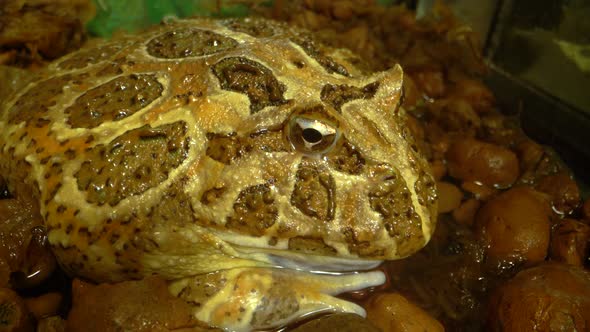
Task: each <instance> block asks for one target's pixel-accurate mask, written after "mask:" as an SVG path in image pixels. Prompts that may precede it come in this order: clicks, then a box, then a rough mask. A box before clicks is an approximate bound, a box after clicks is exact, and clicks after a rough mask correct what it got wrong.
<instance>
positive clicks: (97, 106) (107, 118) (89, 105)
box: [65, 74, 164, 128]
mask: <svg viewBox="0 0 590 332" xmlns="http://www.w3.org/2000/svg"><path fill="white" fill-rule="evenodd" d="M162 91H164V87H163V86H162V84H160V83H159V82H158V80H157V79H156V77H155V76H154V75H151V74H139V75H136V74H131V75H128V76H120V77H117V78H115V79H113V80H110V81H108V82H106V83H104V84H101V85H99V86H97V87H95V88H93V89H92V90H89V91H88V92H86V93H85V94H83V95H81V96H80V97H78V98H76V101H74V104H72V106H70V107H68V108H66V110H65V113H66V114H68V115H69V118H68V123H69V124H70V125H71V126H72V127H74V128H94V127H97V126H99V125H100V124H102V123H107V122H111V121H119V120H121V119H124V118H126V117H128V116H131V115H133V114H134V113H135V112H137V111H139V110H141V109H143V108H145V107H146V106H147V105H149V104H150V103H151V102H153V101H154V100H156V99H157V98H158V97H160V96H161V95H162Z"/></svg>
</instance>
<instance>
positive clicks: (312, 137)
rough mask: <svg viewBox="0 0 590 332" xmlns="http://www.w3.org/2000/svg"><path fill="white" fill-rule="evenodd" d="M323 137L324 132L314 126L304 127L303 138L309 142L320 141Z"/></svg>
mask: <svg viewBox="0 0 590 332" xmlns="http://www.w3.org/2000/svg"><path fill="white" fill-rule="evenodd" d="M322 137H323V136H322V133H320V132H319V131H317V130H315V129H313V128H305V129H303V139H304V140H305V141H306V142H308V143H318V142H319V141H321V140H322Z"/></svg>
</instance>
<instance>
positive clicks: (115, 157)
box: [76, 122, 188, 206]
mask: <svg viewBox="0 0 590 332" xmlns="http://www.w3.org/2000/svg"><path fill="white" fill-rule="evenodd" d="M187 151H188V146H187V138H186V124H185V123H183V122H176V123H173V124H168V125H163V126H160V127H156V128H150V127H148V126H145V127H141V128H138V129H134V130H130V131H128V132H127V133H125V134H123V135H121V136H119V137H118V138H117V139H116V140H114V141H113V142H111V143H110V144H108V145H97V146H96V147H94V148H92V149H90V150H89V151H88V152H87V153H86V155H85V160H86V161H85V162H84V163H83V164H82V167H81V168H80V170H79V171H78V172H77V173H76V178H77V179H78V189H79V190H82V191H85V192H86V194H87V200H88V201H89V202H91V203H97V204H100V205H102V204H105V203H109V204H110V205H111V206H114V205H116V204H117V203H119V201H121V200H122V199H123V198H126V197H128V196H130V195H138V194H140V193H142V192H144V191H146V190H148V189H150V188H152V187H154V186H156V185H158V184H159V183H161V182H162V181H164V180H166V179H167V178H168V174H169V173H170V171H171V170H172V169H174V168H175V167H177V166H178V165H180V163H181V162H182V161H183V160H184V159H185V158H186V155H187Z"/></svg>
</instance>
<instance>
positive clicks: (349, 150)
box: [327, 137, 366, 175]
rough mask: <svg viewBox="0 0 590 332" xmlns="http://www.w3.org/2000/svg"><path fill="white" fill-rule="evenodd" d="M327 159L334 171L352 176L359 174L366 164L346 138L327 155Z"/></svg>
mask: <svg viewBox="0 0 590 332" xmlns="http://www.w3.org/2000/svg"><path fill="white" fill-rule="evenodd" d="M327 157H328V162H330V164H331V165H332V167H334V169H335V170H337V171H339V172H344V173H348V174H353V175H359V174H361V172H362V170H363V167H364V165H365V162H366V161H365V158H363V156H362V155H361V153H360V152H359V151H358V150H357V149H356V148H355V147H354V146H353V145H352V144H351V143H350V142H349V141H348V140H347V139H346V137H343V138H342V144H341V145H339V146H337V147H336V148H335V149H334V150H333V151H331V152H330V153H328V154H327Z"/></svg>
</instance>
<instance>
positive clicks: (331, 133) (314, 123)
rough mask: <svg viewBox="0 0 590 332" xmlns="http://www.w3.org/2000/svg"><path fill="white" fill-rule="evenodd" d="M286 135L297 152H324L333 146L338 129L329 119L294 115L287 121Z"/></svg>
mask: <svg viewBox="0 0 590 332" xmlns="http://www.w3.org/2000/svg"><path fill="white" fill-rule="evenodd" d="M288 136H289V141H290V142H291V144H292V145H293V147H294V148H295V149H296V150H297V151H299V152H302V153H306V154H325V153H327V152H329V151H330V150H331V149H332V148H333V147H334V144H335V143H336V141H337V140H338V138H339V137H340V131H339V130H338V128H337V126H336V125H334V124H332V123H330V122H329V121H326V120H319V119H313V118H308V117H304V116H296V117H293V118H292V119H291V120H290V121H289V133H288Z"/></svg>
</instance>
